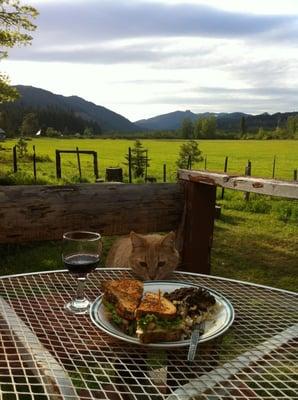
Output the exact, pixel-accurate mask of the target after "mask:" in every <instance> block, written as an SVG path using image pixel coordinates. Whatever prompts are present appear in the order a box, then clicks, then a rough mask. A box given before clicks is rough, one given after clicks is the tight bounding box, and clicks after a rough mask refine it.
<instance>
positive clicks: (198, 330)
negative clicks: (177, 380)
mask: <svg viewBox="0 0 298 400" xmlns="http://www.w3.org/2000/svg"><path fill="white" fill-rule="evenodd" d="M204 331H205V321H202V322H198V323H196V324H195V325H194V328H193V330H192V333H191V338H190V344H189V349H188V355H187V361H193V360H194V358H195V355H196V351H197V346H198V343H199V339H200V336H201V335H202V334H203V333H204Z"/></svg>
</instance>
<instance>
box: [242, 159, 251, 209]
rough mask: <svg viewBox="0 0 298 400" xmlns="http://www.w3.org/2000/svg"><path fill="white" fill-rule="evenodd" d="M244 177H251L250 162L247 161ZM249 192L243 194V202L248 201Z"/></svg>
mask: <svg viewBox="0 0 298 400" xmlns="http://www.w3.org/2000/svg"><path fill="white" fill-rule="evenodd" d="M245 176H251V161H250V160H248V161H247V165H246V167H245ZM249 195H250V193H249V192H245V193H244V200H246V201H248V200H249Z"/></svg>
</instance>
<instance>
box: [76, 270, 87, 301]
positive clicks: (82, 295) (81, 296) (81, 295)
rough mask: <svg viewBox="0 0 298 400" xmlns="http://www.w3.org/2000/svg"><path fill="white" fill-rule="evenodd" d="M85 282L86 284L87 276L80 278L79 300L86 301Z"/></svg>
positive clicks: (78, 287)
mask: <svg viewBox="0 0 298 400" xmlns="http://www.w3.org/2000/svg"><path fill="white" fill-rule="evenodd" d="M85 282H86V277H85V276H82V277H81V276H80V277H78V286H77V300H84V299H85Z"/></svg>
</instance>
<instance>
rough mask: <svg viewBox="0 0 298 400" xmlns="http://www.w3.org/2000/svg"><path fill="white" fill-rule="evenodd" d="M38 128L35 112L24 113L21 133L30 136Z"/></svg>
mask: <svg viewBox="0 0 298 400" xmlns="http://www.w3.org/2000/svg"><path fill="white" fill-rule="evenodd" d="M38 130H39V122H38V118H37V115H36V114H35V113H30V114H26V115H25V116H24V119H23V122H22V126H21V134H22V135H24V136H32V135H35V133H36V132H37V131H38Z"/></svg>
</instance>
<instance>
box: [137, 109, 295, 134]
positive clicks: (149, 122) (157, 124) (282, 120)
mask: <svg viewBox="0 0 298 400" xmlns="http://www.w3.org/2000/svg"><path fill="white" fill-rule="evenodd" d="M211 115H214V116H215V117H216V122H217V124H216V125H217V129H218V130H219V131H225V132H239V129H240V120H241V117H245V125H246V128H247V130H248V131H252V132H253V131H258V129H259V128H260V127H262V128H264V129H275V128H276V127H277V126H284V125H285V124H286V121H287V118H288V117H289V116H291V115H297V112H286V113H275V114H272V115H271V114H268V113H263V114H259V115H251V114H245V113H241V112H233V113H208V112H207V113H198V114H195V113H193V112H191V111H189V110H187V111H174V112H171V113H168V114H162V115H158V116H156V117H152V118H148V119H141V120H139V121H136V122H135V124H136V125H137V126H139V127H141V128H142V129H147V130H176V129H179V128H180V127H181V124H182V121H183V120H184V119H185V118H190V119H191V120H192V121H195V120H197V119H199V118H204V117H208V116H211Z"/></svg>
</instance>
